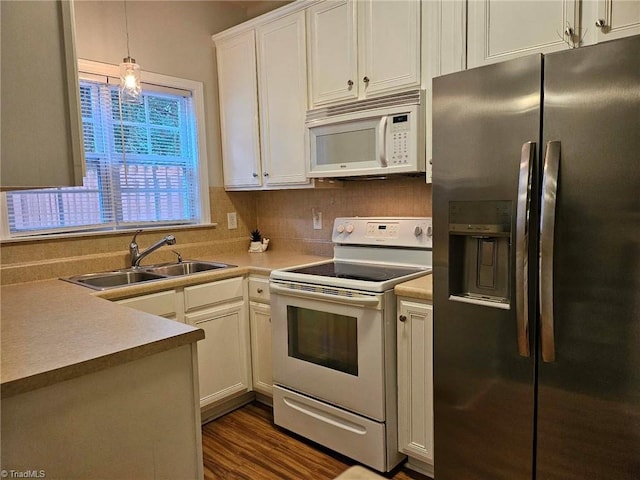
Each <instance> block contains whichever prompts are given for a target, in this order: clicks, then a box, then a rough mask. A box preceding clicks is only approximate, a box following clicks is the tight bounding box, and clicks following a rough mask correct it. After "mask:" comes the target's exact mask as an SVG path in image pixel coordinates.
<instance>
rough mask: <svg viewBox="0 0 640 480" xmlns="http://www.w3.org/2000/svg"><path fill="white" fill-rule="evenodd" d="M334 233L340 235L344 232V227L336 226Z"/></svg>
mask: <svg viewBox="0 0 640 480" xmlns="http://www.w3.org/2000/svg"><path fill="white" fill-rule="evenodd" d="M336 231H337V232H338V233H342V232H344V225H342V224H340V225H338V227H337V228H336Z"/></svg>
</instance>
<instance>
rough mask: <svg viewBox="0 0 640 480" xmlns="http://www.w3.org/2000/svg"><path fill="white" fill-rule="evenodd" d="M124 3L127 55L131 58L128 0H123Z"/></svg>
mask: <svg viewBox="0 0 640 480" xmlns="http://www.w3.org/2000/svg"><path fill="white" fill-rule="evenodd" d="M122 3H124V29H125V33H126V35H127V57H129V58H131V53H130V52H129V16H128V15H127V0H123V2H122Z"/></svg>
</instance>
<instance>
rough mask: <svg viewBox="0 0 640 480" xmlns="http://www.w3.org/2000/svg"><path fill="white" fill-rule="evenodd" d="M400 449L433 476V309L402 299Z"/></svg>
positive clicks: (399, 329) (399, 353)
mask: <svg viewBox="0 0 640 480" xmlns="http://www.w3.org/2000/svg"><path fill="white" fill-rule="evenodd" d="M397 334H398V337H397V338H398V340H397V342H398V448H399V450H400V451H401V452H403V453H405V454H406V455H408V456H409V463H411V462H412V461H413V460H417V462H416V466H417V467H418V469H420V470H424V471H425V473H428V474H431V473H432V472H433V306H432V305H431V304H429V303H425V302H422V301H416V300H413V299H408V298H398V319H397Z"/></svg>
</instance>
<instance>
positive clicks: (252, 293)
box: [249, 278, 269, 303]
mask: <svg viewBox="0 0 640 480" xmlns="http://www.w3.org/2000/svg"><path fill="white" fill-rule="evenodd" d="M249 299H250V300H254V301H256V302H266V303H268V302H269V279H268V278H250V279H249Z"/></svg>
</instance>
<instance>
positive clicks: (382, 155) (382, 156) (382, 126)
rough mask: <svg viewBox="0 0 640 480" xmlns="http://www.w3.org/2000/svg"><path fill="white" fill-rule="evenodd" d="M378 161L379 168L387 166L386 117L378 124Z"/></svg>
mask: <svg viewBox="0 0 640 480" xmlns="http://www.w3.org/2000/svg"><path fill="white" fill-rule="evenodd" d="M378 161H379V162H380V166H381V167H386V166H387V116H386V115H384V116H383V117H382V118H381V119H380V123H379V124H378Z"/></svg>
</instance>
